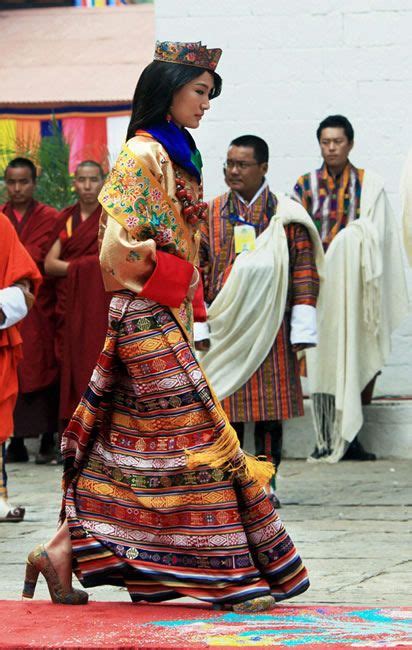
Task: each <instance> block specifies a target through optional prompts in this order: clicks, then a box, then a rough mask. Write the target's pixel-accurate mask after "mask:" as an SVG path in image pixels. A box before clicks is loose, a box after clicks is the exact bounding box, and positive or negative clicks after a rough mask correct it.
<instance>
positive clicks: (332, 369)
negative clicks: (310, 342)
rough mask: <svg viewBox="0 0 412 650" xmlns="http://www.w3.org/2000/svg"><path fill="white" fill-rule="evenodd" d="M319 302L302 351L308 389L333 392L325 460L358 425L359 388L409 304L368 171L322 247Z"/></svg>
mask: <svg viewBox="0 0 412 650" xmlns="http://www.w3.org/2000/svg"><path fill="white" fill-rule="evenodd" d="M317 309H318V337H319V338H318V346H317V347H316V348H314V349H311V350H307V352H306V359H307V368H308V379H309V389H310V392H311V393H312V394H313V393H324V394H328V395H332V396H334V398H335V413H334V416H335V421H334V430H333V432H332V454H331V455H330V456H329V457H328V458H327V460H328V461H330V462H336V461H338V460H339V459H340V458H341V457H342V455H343V454H344V452H345V449H346V448H347V445H348V443H350V442H351V441H352V440H353V439H354V438H355V436H356V435H357V433H358V432H359V430H360V428H361V426H362V423H363V415H362V404H361V391H362V390H363V389H364V388H365V386H366V385H367V384H368V382H369V381H370V380H371V379H372V378H373V377H374V376H375V375H376V373H377V372H379V370H380V369H381V368H382V367H383V365H384V364H385V361H386V360H387V358H388V355H389V352H390V348H391V333H392V332H393V331H394V330H395V329H396V328H397V327H398V325H399V324H400V323H401V321H402V320H403V319H404V318H405V316H406V315H407V311H408V297H407V289H406V282H405V273H404V268H403V263H402V251H401V246H400V242H399V236H398V228H397V224H396V221H395V219H394V216H393V213H392V210H391V207H390V204H389V201H388V199H387V196H386V193H385V190H384V187H383V181H382V180H381V179H380V178H379V177H378V176H377V175H375V174H373V173H371V172H368V171H366V172H365V176H364V181H363V185H362V194H361V205H360V218H359V219H358V220H356V221H352V222H351V223H350V224H348V225H347V226H346V228H344V229H343V230H341V231H340V232H339V233H338V234H337V235H336V237H335V238H334V239H333V241H332V243H331V245H330V246H329V248H328V251H327V253H326V256H325V281H324V282H323V286H322V287H321V290H320V294H319V299H318V304H317ZM324 415H327V414H326V413H325V414H324ZM318 424H319V423H318ZM315 427H316V417H315ZM317 434H318V440H319V438H321V433H320V431H317Z"/></svg>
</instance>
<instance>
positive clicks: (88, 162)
mask: <svg viewBox="0 0 412 650" xmlns="http://www.w3.org/2000/svg"><path fill="white" fill-rule="evenodd" d="M80 167H97V169H98V170H99V172H100V176H101V177H102V178H104V171H103V167H102V166H101V165H100V163H98V162H96V161H95V160H82V162H80V163H79V164H78V165H77V167H76V169H75V172H74V175H75V176H76V174H77V170H78V169H79V168H80Z"/></svg>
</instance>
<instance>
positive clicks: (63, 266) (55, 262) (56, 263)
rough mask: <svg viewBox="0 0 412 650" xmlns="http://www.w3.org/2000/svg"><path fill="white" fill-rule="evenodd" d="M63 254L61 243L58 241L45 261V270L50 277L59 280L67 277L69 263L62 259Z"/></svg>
mask: <svg viewBox="0 0 412 650" xmlns="http://www.w3.org/2000/svg"><path fill="white" fill-rule="evenodd" d="M61 252H62V245H61V241H60V239H56V241H55V242H54V244H53V246H52V247H51V249H50V250H49V252H48V253H47V255H46V257H45V260H44V270H45V272H46V273H47V274H48V275H54V276H55V277H58V278H61V277H65V276H66V275H67V272H68V269H69V262H65V261H64V260H61V259H60V255H61Z"/></svg>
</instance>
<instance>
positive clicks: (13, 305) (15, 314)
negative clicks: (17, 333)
mask: <svg viewBox="0 0 412 650" xmlns="http://www.w3.org/2000/svg"><path fill="white" fill-rule="evenodd" d="M0 309H1V310H2V312H3V314H4V315H5V317H6V319H5V321H4V323H2V324H0V329H2V330H5V329H7V328H8V327H11V326H12V325H15V324H16V323H18V322H19V321H21V319H22V318H24V317H25V316H27V312H28V309H27V305H26V300H25V298H24V293H23V291H22V289H20V287H6V288H5V289H0Z"/></svg>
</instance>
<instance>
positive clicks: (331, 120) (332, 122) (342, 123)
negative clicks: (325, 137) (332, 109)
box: [316, 115, 355, 142]
mask: <svg viewBox="0 0 412 650" xmlns="http://www.w3.org/2000/svg"><path fill="white" fill-rule="evenodd" d="M323 129H343V130H344V132H345V135H346V137H347V138H348V140H349V142H353V138H354V137H355V133H354V130H353V126H352V124H351V123H350V122H349V120H348V118H347V117H344V115H328V117H325V119H324V120H322V122H321V123H320V124H319V126H318V129H317V131H316V137H317V139H318V142H320V138H321V135H322V131H323Z"/></svg>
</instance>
